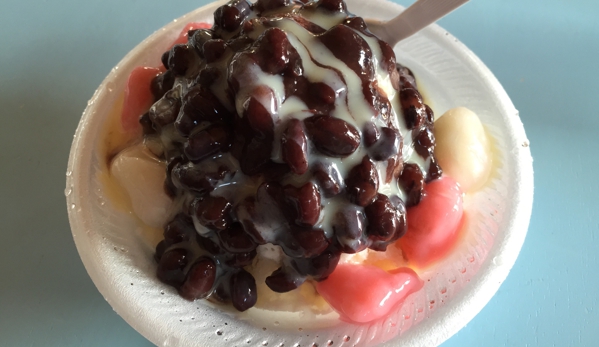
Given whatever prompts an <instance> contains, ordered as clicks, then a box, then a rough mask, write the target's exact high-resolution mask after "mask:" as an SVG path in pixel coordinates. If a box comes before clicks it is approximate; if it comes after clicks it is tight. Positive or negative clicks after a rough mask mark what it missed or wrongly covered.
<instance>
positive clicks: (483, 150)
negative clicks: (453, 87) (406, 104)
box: [434, 107, 492, 193]
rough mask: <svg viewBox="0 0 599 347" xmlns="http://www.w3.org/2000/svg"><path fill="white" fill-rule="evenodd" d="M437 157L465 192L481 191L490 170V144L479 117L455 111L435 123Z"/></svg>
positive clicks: (459, 108)
mask: <svg viewBox="0 0 599 347" xmlns="http://www.w3.org/2000/svg"><path fill="white" fill-rule="evenodd" d="M434 133H435V140H436V147H435V156H436V158H437V160H438V162H439V165H441V168H442V169H443V172H444V173H445V174H447V175H448V176H450V177H452V178H453V179H454V180H456V181H457V182H458V183H459V184H460V186H461V188H462V190H463V191H464V192H465V193H468V192H472V191H475V190H477V189H479V188H481V187H482V186H483V185H484V184H485V182H486V181H487V178H488V176H489V172H490V171H491V161H492V157H491V145H490V143H489V138H488V137H487V134H486V132H485V128H484V127H483V125H482V123H481V122H480V119H479V118H478V116H477V115H476V114H475V113H474V112H472V111H471V110H469V109H467V108H465V107H456V108H452V109H450V110H449V111H447V112H445V113H444V114H443V115H442V116H441V117H439V119H438V120H437V121H436V122H435V130H434Z"/></svg>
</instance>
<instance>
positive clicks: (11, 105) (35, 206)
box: [0, 0, 599, 347]
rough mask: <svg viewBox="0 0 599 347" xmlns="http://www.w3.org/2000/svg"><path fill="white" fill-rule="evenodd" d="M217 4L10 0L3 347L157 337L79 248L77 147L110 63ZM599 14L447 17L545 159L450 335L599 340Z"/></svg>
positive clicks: (557, 4)
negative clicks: (88, 266) (497, 269)
mask: <svg viewBox="0 0 599 347" xmlns="http://www.w3.org/2000/svg"><path fill="white" fill-rule="evenodd" d="M171 2H172V4H170V3H171ZM398 2H399V3H401V4H402V5H404V6H406V5H409V4H410V3H411V1H409V0H408V1H404V0H401V1H398ZM205 3H207V1H206V0H197V1H190V0H176V1H157V0H146V1H139V0H135V1H128V2H126V3H125V2H122V1H117V0H88V1H78V0H57V1H46V0H44V1H42V0H2V6H1V10H0V115H1V117H0V144H1V145H0V148H1V150H0V162H1V163H2V164H1V169H0V182H1V183H0V248H1V251H0V346H7V347H13V346H45V347H48V346H61V347H69V346H151V343H150V342H148V341H147V340H146V339H144V338H143V337H142V336H141V335H139V334H138V333H137V332H136V331H135V330H133V329H132V328H131V327H129V326H128V325H127V323H125V322H124V321H123V320H122V319H121V318H120V317H119V316H118V315H117V314H116V313H114V312H113V311H112V309H111V307H110V306H109V305H108V304H107V303H106V302H105V301H104V299H103V298H102V296H101V295H100V294H99V293H98V291H97V290H96V288H95V287H94V285H93V283H92V281H91V280H90V279H89V277H88V275H87V273H86V271H85V269H84V267H83V265H82V263H81V261H80V259H79V256H78V254H77V251H76V249H75V245H74V243H73V240H72V237H71V233H70V229H69V224H68V220H67V213H66V205H65V198H64V182H65V171H66V165H67V157H68V151H69V148H70V145H71V140H72V135H73V134H74V132H75V128H76V126H77V122H78V121H79V117H80V116H81V112H82V111H83V109H84V108H85V106H86V102H87V100H88V99H89V98H90V96H91V95H92V93H93V92H94V90H95V88H96V87H97V86H98V85H99V84H100V82H101V81H102V79H103V78H104V77H105V76H106V75H107V73H108V72H109V71H110V69H111V68H112V67H113V66H114V65H115V64H116V63H117V62H118V61H119V60H120V59H121V58H122V57H123V56H124V55H125V54H126V53H127V52H128V51H129V50H130V49H131V48H132V47H134V46H135V45H136V44H137V43H138V42H140V41H141V40H142V39H143V38H145V37H146V36H148V35H149V34H151V33H152V32H153V31H154V30H156V29H157V28H159V27H161V26H163V25H164V24H166V23H167V22H169V21H170V20H172V19H174V18H176V17H179V16H180V15H182V14H184V13H186V12H188V11H190V10H192V9H194V8H196V7H199V6H201V5H204V4H205ZM598 17H599V2H597V1H595V0H579V1H564V0H543V1H541V0H529V1H520V0H504V1H496V0H473V1H471V2H470V3H468V4H466V5H465V6H464V7H462V8H461V9H459V10H458V11H456V12H454V13H453V14H451V15H450V16H449V17H447V18H444V19H442V20H441V21H440V24H441V26H443V27H444V28H445V29H447V30H448V31H449V32H451V33H452V34H454V35H455V36H456V37H457V38H458V39H460V40H461V41H463V42H464V43H465V44H466V45H467V46H468V47H469V48H470V49H472V50H473V51H474V53H475V54H477V55H478V56H479V57H480V58H481V59H482V60H483V61H484V62H485V63H486V65H487V66H488V67H489V68H490V69H491V70H492V71H493V72H494V73H495V75H496V76H497V78H498V79H499V81H500V82H501V83H502V84H503V86H504V88H505V89H506V90H507V92H508V94H509V95H510V96H511V98H512V100H513V102H514V104H515V105H516V107H517V108H518V109H519V110H520V116H521V118H522V121H523V122H524V126H525V128H526V131H527V134H528V137H529V139H530V142H531V149H532V154H533V157H534V168H535V201H534V207H533V214H532V219H531V223H530V228H529V231H528V236H527V239H526V242H525V244H524V247H523V249H522V252H521V254H520V257H519V258H518V261H517V262H516V265H515V266H514V268H513V270H512V272H511V273H510V275H509V277H508V278H507V280H506V281H505V283H504V284H503V285H502V286H501V288H500V289H499V291H498V293H497V294H496V295H495V296H494V298H493V299H492V300H491V302H490V303H489V304H488V305H487V306H486V307H485V308H484V309H483V310H482V312H481V313H480V314H479V315H478V316H476V318H474V320H472V321H471V322H470V323H469V324H468V325H467V326H466V327H465V328H464V329H462V330H461V331H460V332H459V333H458V334H457V335H455V336H453V337H452V338H451V339H449V340H448V341H447V342H446V343H444V344H443V346H444V347H452V346H599V312H598V311H599V304H598V301H597V293H598V292H599V279H598V278H599V276H597V273H598V272H597V269H598V268H599V258H598V257H597V250H598V247H597V242H598V241H599V231H598V229H599V218H598V217H597V214H598V211H599V199H598V196H599V180H597V178H596V176H595V175H596V174H597V171H598V170H599V154H598V152H599V135H597V130H598V129H599V96H598V95H597V94H598V93H599V73H598V72H599V67H598V65H597V61H598V58H597V56H599V20H597V18H598ZM593 177H595V178H593Z"/></svg>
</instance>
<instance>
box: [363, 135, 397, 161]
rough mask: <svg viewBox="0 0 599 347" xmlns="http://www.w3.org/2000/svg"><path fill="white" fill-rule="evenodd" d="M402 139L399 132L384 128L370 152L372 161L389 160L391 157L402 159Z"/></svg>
mask: <svg viewBox="0 0 599 347" xmlns="http://www.w3.org/2000/svg"><path fill="white" fill-rule="evenodd" d="M401 147H402V138H401V135H400V134H399V131H397V130H395V129H392V128H388V127H382V128H381V137H380V138H379V140H378V141H377V142H376V143H375V144H374V146H372V148H371V149H370V150H369V152H370V153H371V156H372V159H374V160H376V161H382V160H387V159H389V158H391V157H401Z"/></svg>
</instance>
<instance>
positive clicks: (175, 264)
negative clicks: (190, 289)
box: [156, 248, 189, 287]
mask: <svg viewBox="0 0 599 347" xmlns="http://www.w3.org/2000/svg"><path fill="white" fill-rule="evenodd" d="M188 261H189V259H188V256H187V251H186V250H184V249H181V248H179V249H173V250H170V251H167V252H165V253H164V254H163V255H162V257H161V258H160V262H159V263H158V269H157V270H156V275H157V276H158V279H159V280H160V281H162V282H164V283H166V284H168V285H171V286H174V287H179V286H180V285H181V284H183V281H184V280H185V273H184V272H183V270H184V269H185V267H186V266H187V263H188Z"/></svg>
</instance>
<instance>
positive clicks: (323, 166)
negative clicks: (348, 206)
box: [312, 162, 343, 198]
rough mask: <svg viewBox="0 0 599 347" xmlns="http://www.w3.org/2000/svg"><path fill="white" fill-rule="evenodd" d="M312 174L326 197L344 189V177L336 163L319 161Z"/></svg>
mask: <svg viewBox="0 0 599 347" xmlns="http://www.w3.org/2000/svg"><path fill="white" fill-rule="evenodd" d="M312 174H313V175H314V178H315V179H316V181H317V182H318V184H319V185H320V189H322V192H323V195H324V196H325V197H326V198H331V197H333V196H335V195H337V194H339V193H341V191H343V177H341V173H340V172H339V170H338V169H337V167H336V166H335V164H332V163H326V162H318V163H316V164H315V165H314V168H313V169H312Z"/></svg>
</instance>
